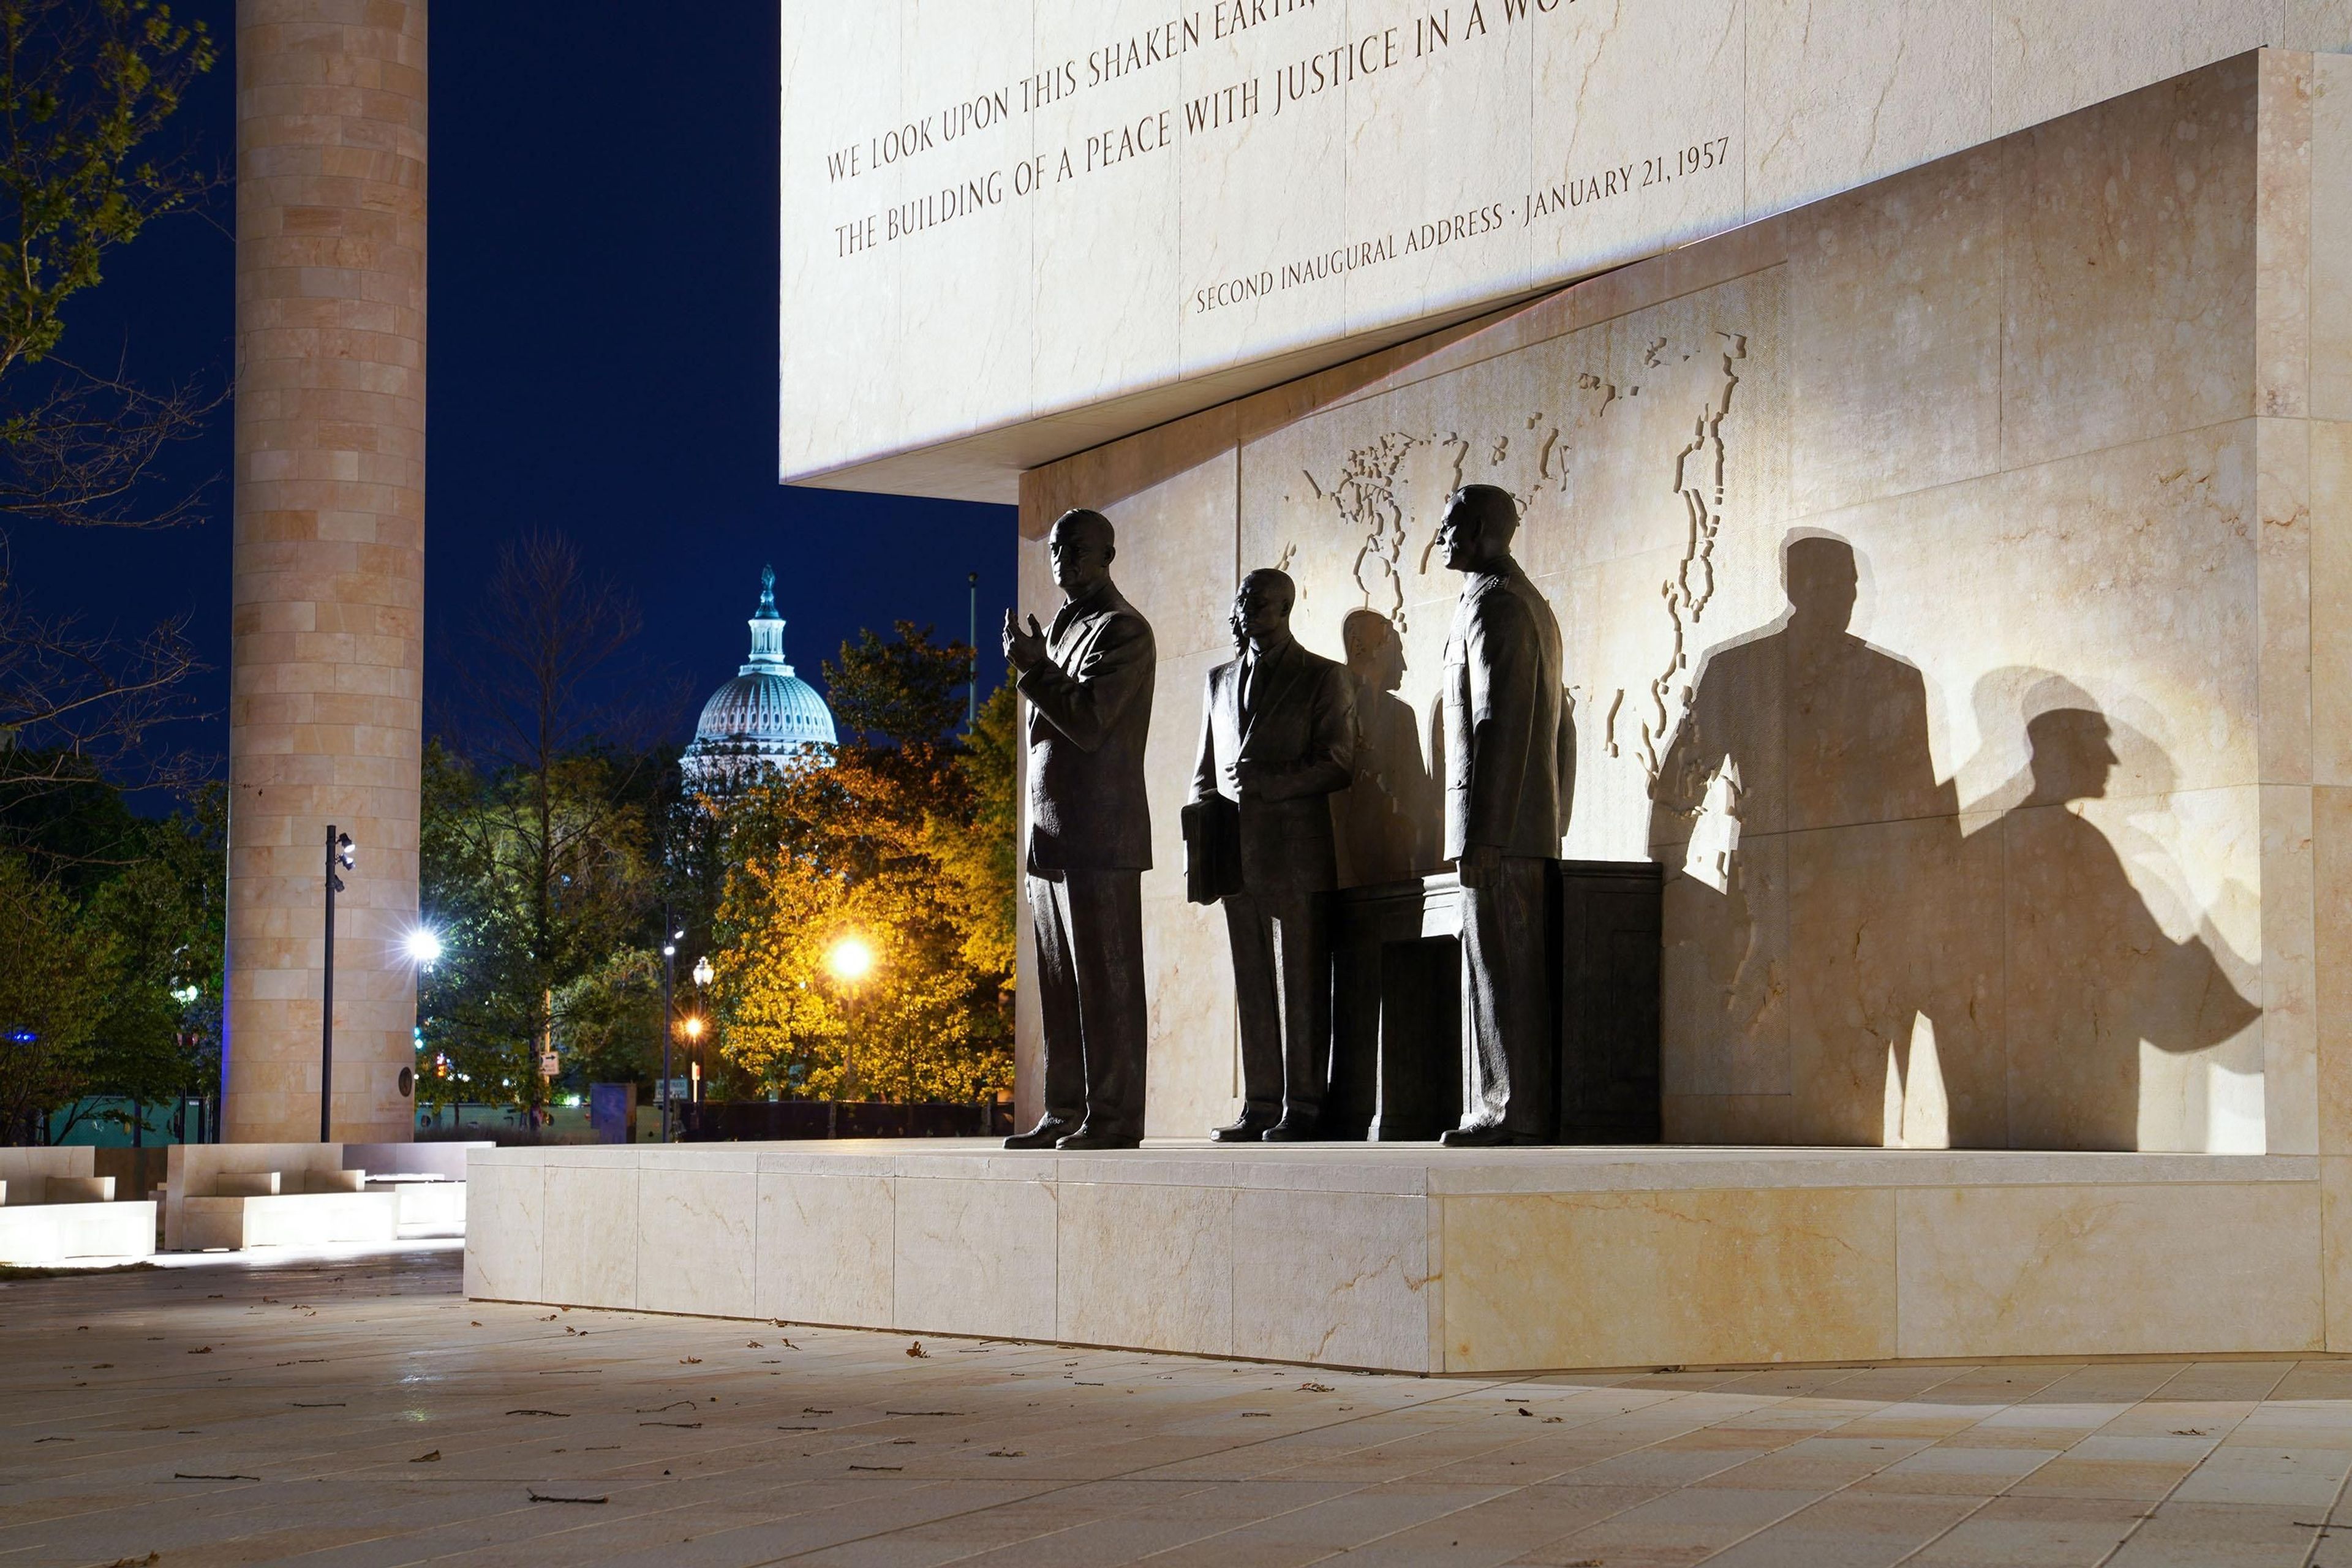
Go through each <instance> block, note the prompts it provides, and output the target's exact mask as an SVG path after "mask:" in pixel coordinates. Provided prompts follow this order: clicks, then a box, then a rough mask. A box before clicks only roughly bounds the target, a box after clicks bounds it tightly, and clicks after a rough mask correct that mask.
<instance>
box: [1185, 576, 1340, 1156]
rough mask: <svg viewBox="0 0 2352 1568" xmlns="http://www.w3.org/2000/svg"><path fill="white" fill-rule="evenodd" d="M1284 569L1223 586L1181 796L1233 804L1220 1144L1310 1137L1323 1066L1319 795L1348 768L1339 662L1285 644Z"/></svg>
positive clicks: (1326, 967) (1326, 865)
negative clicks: (1230, 648) (1234, 648)
mask: <svg viewBox="0 0 2352 1568" xmlns="http://www.w3.org/2000/svg"><path fill="white" fill-rule="evenodd" d="M1297 597H1298V591H1297V587H1296V586H1295V585H1294V584H1292V583H1291V580H1290V578H1289V576H1288V575H1287V574H1284V573H1281V572H1276V571H1271V570H1268V571H1259V572H1253V573H1251V574H1249V575H1248V576H1246V577H1244V578H1243V579H1242V585H1241V591H1240V592H1239V593H1237V594H1235V595H1234V615H1233V628H1234V640H1235V642H1236V643H1238V644H1239V651H1238V656H1237V657H1236V658H1234V660H1233V661H1232V662H1231V663H1229V664H1221V665H1219V666H1217V667H1216V668H1214V669H1212V670H1211V671H1209V679H1208V689H1207V692H1206V695H1205V697H1204V700H1202V705H1201V706H1202V712H1201V752H1200V760H1199V762H1198V763H1197V764H1196V765H1195V766H1194V768H1193V771H1192V798H1193V799H1194V800H1195V801H1206V800H1209V799H1210V798H1211V797H1213V796H1223V798H1224V799H1225V800H1228V801H1231V802H1233V803H1234V812H1233V816H1234V819H1235V823H1236V826H1237V829H1238V831H1237V834H1236V837H1238V840H1239V851H1240V853H1239V856H1238V859H1239V863H1240V864H1239V869H1240V889H1239V890H1238V891H1227V892H1226V893H1225V895H1224V898H1223V903H1224V906H1225V929H1226V933H1227V935H1228V936H1229V937H1230V938H1231V940H1232V943H1233V954H1234V996H1235V999H1236V1001H1237V1002H1238V1004H1239V1009H1240V1014H1241V1036H1242V1087H1243V1092H1244V1107H1243V1110H1242V1118H1241V1120H1240V1121H1236V1122H1234V1124H1233V1125H1232V1126H1230V1127H1220V1128H1218V1129H1217V1130H1216V1131H1215V1132H1214V1133H1213V1136H1214V1137H1215V1138H1217V1139H1218V1140H1220V1141H1221V1142H1235V1141H1242V1140H1249V1139H1259V1138H1263V1139H1265V1141H1267V1142H1299V1141H1303V1140H1306V1139H1309V1138H1312V1137H1314V1136H1315V1127H1316V1123H1317V1121H1318V1120H1319V1119H1320V1118H1321V1116H1322V1113H1323V1094H1324V1090H1325V1089H1326V1088H1327V1087H1328V1084H1329V1081H1330V1072H1331V926H1330V910H1329V895H1330V892H1331V889H1333V888H1334V887H1336V886H1338V885H1339V858H1338V853H1337V850H1336V849H1335V847H1334V845H1333V841H1332V833H1331V806H1330V800H1329V797H1330V795H1332V793H1333V792H1334V791H1337V790H1342V789H1345V788H1347V787H1348V784H1349V780H1350V779H1351V778H1352V777H1353V776H1354V775H1353V773H1352V771H1351V768H1350V761H1351V759H1352V757H1353V755H1354V752H1355V693H1354V690H1353V688H1352V684H1351V683H1350V681H1349V679H1348V671H1347V668H1346V667H1345V666H1344V665H1341V664H1339V663H1336V662H1334V661H1333V660H1331V659H1328V658H1319V657H1318V656H1317V655H1315V654H1311V653H1309V652H1307V650H1306V649H1305V648H1303V647H1299V646H1298V643H1297V639H1296V638H1294V637H1292V636H1291V635H1290V608H1291V605H1293V604H1294V603H1295V602H1296V601H1297Z"/></svg>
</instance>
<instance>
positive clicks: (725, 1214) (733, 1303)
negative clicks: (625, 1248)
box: [636, 1166, 760, 1318]
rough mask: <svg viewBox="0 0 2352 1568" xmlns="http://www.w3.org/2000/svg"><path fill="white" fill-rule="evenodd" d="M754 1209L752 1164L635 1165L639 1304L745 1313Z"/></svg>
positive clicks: (653, 1308)
mask: <svg viewBox="0 0 2352 1568" xmlns="http://www.w3.org/2000/svg"><path fill="white" fill-rule="evenodd" d="M759 1215H760V1204H759V1177H758V1176H757V1175H756V1174H754V1173H752V1172H751V1171H713V1170H663V1169H661V1168H659V1167H656V1166H646V1167H645V1168H643V1169H641V1170H640V1171H639V1172H638V1173H637V1299H636V1305H637V1308H638V1310H640V1311H646V1312H691V1313H695V1314H697V1315H698V1316H702V1317H711V1318H748V1317H750V1316H751V1313H752V1312H753V1310H755V1303H754V1300H753V1295H754V1292H753V1289H752V1282H753V1269H754V1266H755V1264H756V1263H757V1260H758V1258H759V1250H758V1247H757V1240H758V1232H759Z"/></svg>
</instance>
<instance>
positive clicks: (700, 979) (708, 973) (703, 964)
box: [687, 953, 719, 1100]
mask: <svg viewBox="0 0 2352 1568" xmlns="http://www.w3.org/2000/svg"><path fill="white" fill-rule="evenodd" d="M718 976H719V972H718V971H717V970H715V969H713V968H711V967H710V958H709V954H707V953H706V954H704V955H703V956H702V957H700V958H698V959H696V960H695V961H694V1017H693V1018H692V1019H691V1020H690V1021H689V1022H688V1025H687V1035H688V1038H689V1039H691V1040H693V1042H694V1060H695V1065H696V1067H697V1068H700V1066H701V1064H702V1060H703V1056H702V1032H703V1030H704V1029H706V1028H708V1027H709V1022H708V1020H709V1016H710V1003H709V997H708V995H707V993H708V992H709V990H710V983H711V982H712V981H713V980H715V979H717V978H718ZM701 1081H702V1075H701V1074H700V1073H699V1072H698V1073H697V1074H696V1078H695V1085H696V1096H695V1097H696V1099H698V1100H699V1099H700V1098H701V1092H700V1090H701Z"/></svg>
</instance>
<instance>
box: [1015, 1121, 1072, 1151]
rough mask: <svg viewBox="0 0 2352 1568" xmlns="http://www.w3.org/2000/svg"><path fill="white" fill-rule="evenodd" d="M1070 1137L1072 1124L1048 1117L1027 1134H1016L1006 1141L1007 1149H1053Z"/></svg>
mask: <svg viewBox="0 0 2352 1568" xmlns="http://www.w3.org/2000/svg"><path fill="white" fill-rule="evenodd" d="M1069 1135H1070V1124H1069V1123H1068V1122H1066V1121H1059V1120H1057V1119H1055V1118H1054V1117H1051V1116H1048V1117H1046V1118H1045V1120H1044V1121H1040V1122H1038V1123H1037V1125H1036V1126H1034V1127H1032V1128H1031V1129H1029V1131H1026V1132H1015V1133H1014V1134H1013V1136H1012V1137H1010V1138H1007V1139H1006V1140H1005V1141H1004V1146H1005V1147H1006V1148H1007V1149H1051V1148H1052V1147H1054V1145H1055V1144H1056V1143H1059V1142H1061V1141H1062V1140H1063V1139H1065V1138H1066V1137H1068V1136H1069Z"/></svg>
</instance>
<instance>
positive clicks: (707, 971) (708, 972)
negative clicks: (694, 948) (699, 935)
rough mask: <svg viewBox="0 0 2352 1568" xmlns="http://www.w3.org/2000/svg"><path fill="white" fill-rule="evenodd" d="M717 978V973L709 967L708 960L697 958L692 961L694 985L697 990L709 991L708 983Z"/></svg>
mask: <svg viewBox="0 0 2352 1568" xmlns="http://www.w3.org/2000/svg"><path fill="white" fill-rule="evenodd" d="M718 978H719V971H717V970H715V969H713V968H711V967H710V960H709V959H708V958H698V959H696V960H695V961H694V984H695V988H696V989H697V990H709V987H710V983H711V982H712V981H714V980H716V979H718Z"/></svg>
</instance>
